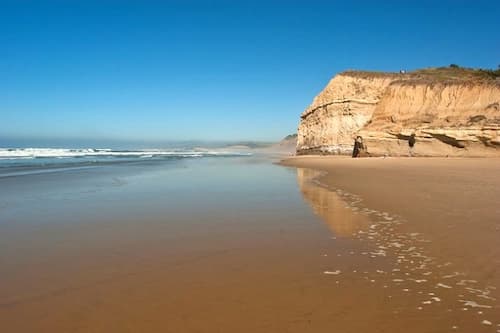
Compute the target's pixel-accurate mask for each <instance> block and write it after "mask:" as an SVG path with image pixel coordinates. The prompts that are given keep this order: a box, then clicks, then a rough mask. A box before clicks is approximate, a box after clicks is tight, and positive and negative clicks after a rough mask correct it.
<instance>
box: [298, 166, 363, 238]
mask: <svg viewBox="0 0 500 333" xmlns="http://www.w3.org/2000/svg"><path fill="white" fill-rule="evenodd" d="M318 176H319V172H318V171H315V170H311V169H301V168H297V183H298V185H299V188H300V191H301V192H302V195H303V197H304V199H305V201H306V202H307V203H308V204H309V205H311V207H312V209H313V211H314V213H315V214H316V215H318V216H320V217H321V218H322V219H323V221H325V223H326V224H327V226H328V227H329V228H330V230H331V231H332V232H333V233H334V234H335V235H337V236H341V237H351V236H352V235H353V233H356V232H358V231H359V230H362V229H365V228H366V227H367V225H368V218H367V217H366V216H365V215H363V214H357V213H356V212H354V211H353V210H352V209H351V208H349V207H348V205H349V204H348V203H347V202H346V201H344V200H343V199H342V198H341V197H340V196H339V195H338V194H337V193H336V192H335V191H330V190H328V189H327V188H324V187H321V186H319V185H317V184H314V183H313V182H312V180H313V179H314V178H315V177H318Z"/></svg>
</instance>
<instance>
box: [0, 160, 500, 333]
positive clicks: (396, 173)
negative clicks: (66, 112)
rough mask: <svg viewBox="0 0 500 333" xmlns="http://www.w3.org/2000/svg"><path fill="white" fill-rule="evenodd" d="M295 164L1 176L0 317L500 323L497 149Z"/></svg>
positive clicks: (16, 325) (64, 327)
mask: <svg viewBox="0 0 500 333" xmlns="http://www.w3.org/2000/svg"><path fill="white" fill-rule="evenodd" d="M452 162H453V164H452ZM284 164H286V165H289V166H291V165H294V166H295V167H283V166H280V165H273V164H272V163H271V162H270V161H269V160H266V159H265V158H263V157H258V158H222V159H211V158H208V159H205V160H186V161H174V162H168V163H167V162H166V163H156V164H151V163H147V162H145V163H136V164H131V165H126V164H125V165H121V164H119V165H114V166H102V167H97V168H88V169H75V170H66V171H64V172H56V173H47V174H33V175H23V176H21V177H5V178H2V179H0V184H1V186H2V188H4V189H8V191H6V192H2V193H3V194H1V195H0V201H1V202H2V203H3V205H2V207H1V209H0V218H1V221H2V223H0V248H1V250H2V251H1V252H0V263H1V265H0V273H1V276H2V283H1V284H0V323H1V327H2V330H3V331H7V332H51V333H52V332H158V331H161V332H332V331H341V332H353V333H354V332H368V331H369V332H399V331H402V330H404V331H406V332H448V331H456V332H496V331H497V330H498V329H499V328H500V326H497V325H498V324H500V316H499V315H498V314H499V303H498V301H497V299H498V297H499V295H498V292H499V290H498V289H497V288H499V287H500V285H499V272H498V267H499V261H498V258H499V247H498V242H497V240H498V235H499V232H500V231H499V227H500V226H499V222H498V218H497V217H498V216H499V212H498V209H499V208H498V205H496V203H497V202H496V198H498V188H499V187H498V185H499V184H498V161H497V160H485V159H484V160H483V159H477V160H445V159H436V160H434V159H433V160H427V159H426V160H423V159H422V160H420V159H385V160H384V159H359V160H352V159H348V158H333V157H327V158H324V157H300V158H293V159H289V160H287V161H285V162H284ZM472 167H473V168H474V170H479V171H473V170H472V169H471V168H472ZM325 171H327V172H328V173H327V174H325V173H324V172H325ZM479 193H481V195H480V196H479V195H478V194H479ZM485 193H488V195H485ZM7 194H8V195H7Z"/></svg>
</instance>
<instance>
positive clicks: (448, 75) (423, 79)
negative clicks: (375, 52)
mask: <svg viewBox="0 0 500 333" xmlns="http://www.w3.org/2000/svg"><path fill="white" fill-rule="evenodd" d="M340 74H341V75H347V76H352V77H358V78H364V79H369V78H392V79H394V80H395V81H394V82H393V83H399V84H437V83H441V84H454V83H463V84H467V83H468V84H476V83H489V84H490V83H494V84H499V85H500V69H497V70H492V69H481V68H477V69H476V68H465V67H459V66H457V65H450V67H431V68H424V69H417V70H414V71H410V72H406V73H404V74H402V73H395V72H376V71H354V70H348V71H344V72H342V73H340Z"/></svg>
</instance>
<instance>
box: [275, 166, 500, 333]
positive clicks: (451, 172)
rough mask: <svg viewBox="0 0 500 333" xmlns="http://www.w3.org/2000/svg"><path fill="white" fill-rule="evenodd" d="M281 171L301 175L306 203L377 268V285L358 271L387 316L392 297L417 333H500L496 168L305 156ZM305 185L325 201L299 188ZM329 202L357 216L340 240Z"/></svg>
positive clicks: (499, 184)
mask: <svg viewBox="0 0 500 333" xmlns="http://www.w3.org/2000/svg"><path fill="white" fill-rule="evenodd" d="M283 164H285V165H292V166H296V167H298V168H299V169H298V175H299V176H298V178H299V184H301V183H302V185H300V187H301V189H302V192H303V193H304V197H305V198H306V200H308V201H309V202H310V203H311V205H312V206H313V207H316V208H315V211H316V212H317V213H318V215H320V216H322V217H323V219H324V220H325V221H326V222H327V223H328V224H329V225H333V227H332V230H333V231H334V233H336V234H338V235H342V236H343V237H346V238H353V239H357V240H358V241H359V243H358V245H359V246H364V247H366V248H365V250H364V251H362V252H361V256H364V257H367V258H369V259H370V260H369V261H371V262H372V264H374V263H376V262H379V264H378V266H379V268H378V269H376V270H375V271H376V272H378V273H380V274H379V276H378V277H377V275H376V274H372V272H370V270H369V269H366V266H365V269H364V270H365V272H366V273H365V274H366V275H367V276H368V277H367V279H368V280H370V281H373V283H374V284H376V285H377V288H382V289H385V292H380V290H379V291H377V292H376V293H375V294H378V295H379V296H382V295H383V296H384V297H387V298H389V300H388V303H387V307H386V310H387V312H389V311H390V304H391V303H392V302H393V301H394V298H395V297H398V298H401V299H400V301H403V299H404V301H403V302H404V305H403V306H402V307H400V308H399V309H398V310H397V311H398V314H399V316H400V318H399V320H402V321H405V320H408V321H411V319H416V318H420V321H419V323H418V324H416V331H418V330H420V331H421V332H445V331H448V330H450V329H451V330H453V331H463V332H479V331H483V330H484V331H486V332H496V331H499V330H500V325H499V324H500V301H499V297H500V293H499V289H500V243H499V242H498V240H499V237H500V201H499V198H500V160H499V159H445V158H443V159H439V158H433V159H414V158H400V159H397V158H386V159H384V158H373V159H351V158H343V157H310V156H304V157H295V158H291V159H288V160H285V161H284V162H283ZM304 168H307V169H304ZM314 173H316V175H314ZM301 174H302V175H303V176H301ZM311 174H312V175H311ZM311 177H313V179H314V177H315V180H314V181H313V182H314V183H315V184H316V185H318V186H320V187H323V188H324V190H323V193H322V194H318V192H317V191H311V190H310V185H307V180H305V181H302V180H301V179H302V178H304V179H311ZM304 184H305V185H304ZM314 193H315V194H314ZM332 197H339V198H343V200H344V201H347V202H348V204H346V205H344V207H343V208H344V209H349V210H351V211H353V212H354V213H355V215H357V216H358V219H357V220H353V221H351V222H350V223H349V224H347V225H343V226H342V227H341V230H337V229H338V227H339V226H338V224H337V223H335V222H334V220H335V219H336V217H335V214H334V213H333V211H334V210H337V211H338V210H341V209H342V207H340V206H342V205H343V204H342V203H338V204H337V205H336V206H335V205H332V204H331V203H332V202H335V201H336V200H338V199H332ZM307 198H309V199H307ZM365 217H367V218H368V221H366V220H365V225H363V224H362V223H360V221H362V220H363V218H365ZM343 220H344V221H346V219H345V218H344V219H343ZM349 227H351V228H352V229H349ZM356 229H357V230H356ZM361 244H363V245H361ZM356 247H357V246H355V248H354V249H353V255H354V256H356V255H357V254H359V252H358V251H359V249H356ZM357 259H358V258H357ZM357 259H356V260H357ZM337 267H338V269H339V270H340V271H342V270H343V269H342V267H341V265H338V266H337ZM360 275H362V274H360V270H359V269H358V270H357V271H356V272H354V270H350V273H349V274H348V276H345V275H342V279H340V274H339V278H338V279H339V281H340V283H342V282H343V281H344V280H346V279H347V280H351V279H356V278H359V276H360ZM369 297H374V295H370V296H369ZM415 310H417V311H415ZM361 317H362V315H361ZM446 325H448V327H446ZM408 329H410V330H412V329H413V328H407V329H406V330H408Z"/></svg>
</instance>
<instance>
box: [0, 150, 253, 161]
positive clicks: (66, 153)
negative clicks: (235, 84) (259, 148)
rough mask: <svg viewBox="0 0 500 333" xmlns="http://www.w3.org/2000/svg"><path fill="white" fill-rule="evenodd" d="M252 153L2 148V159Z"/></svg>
mask: <svg viewBox="0 0 500 333" xmlns="http://www.w3.org/2000/svg"><path fill="white" fill-rule="evenodd" d="M249 155H251V153H244V152H234V151H208V150H207V151H198V150H176V149H173V150H161V149H148V150H112V149H103V148H99V149H95V148H85V149H65V148H0V159H11V160H12V159H32V158H78V157H102V158H105V157H129V158H133V157H139V158H153V157H169V156H170V157H209V156H249Z"/></svg>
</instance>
